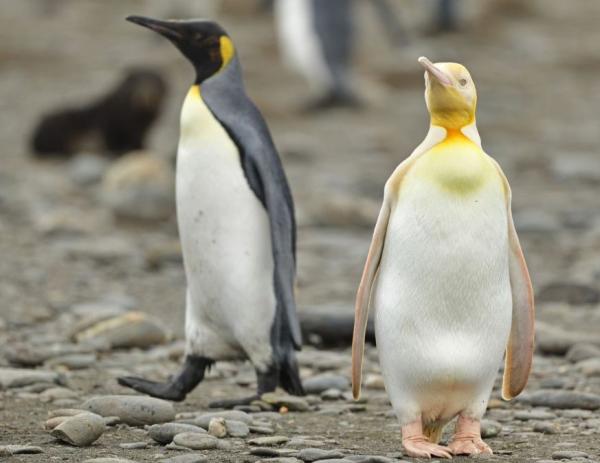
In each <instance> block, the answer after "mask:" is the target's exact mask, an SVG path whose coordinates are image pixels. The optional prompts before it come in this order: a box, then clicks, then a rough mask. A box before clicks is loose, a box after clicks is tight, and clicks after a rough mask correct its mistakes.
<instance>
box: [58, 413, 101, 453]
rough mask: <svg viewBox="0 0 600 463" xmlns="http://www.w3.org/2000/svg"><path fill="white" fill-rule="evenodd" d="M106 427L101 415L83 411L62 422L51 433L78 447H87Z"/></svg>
mask: <svg viewBox="0 0 600 463" xmlns="http://www.w3.org/2000/svg"><path fill="white" fill-rule="evenodd" d="M105 429H106V427H105V425H104V420H103V419H102V417H101V416H99V415H96V414H94V413H81V414H79V415H75V416H72V417H70V418H68V419H67V420H65V421H63V422H62V423H60V424H59V425H58V426H56V427H55V428H54V429H53V430H52V431H51V432H50V434H51V435H52V436H53V437H55V438H57V439H59V440H61V441H63V442H66V443H68V444H71V445H74V446H76V447H86V446H88V445H91V444H92V443H93V442H96V441H97V440H98V439H99V438H100V436H101V435H102V434H103V433H104V431H105Z"/></svg>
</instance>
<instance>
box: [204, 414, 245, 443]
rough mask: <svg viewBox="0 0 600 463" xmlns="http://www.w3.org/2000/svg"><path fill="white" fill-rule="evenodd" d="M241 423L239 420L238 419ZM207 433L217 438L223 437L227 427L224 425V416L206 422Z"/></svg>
mask: <svg viewBox="0 0 600 463" xmlns="http://www.w3.org/2000/svg"><path fill="white" fill-rule="evenodd" d="M240 423H241V421H240ZM208 433H209V434H210V435H211V436H215V437H218V438H222V437H225V436H226V435H227V428H226V427H225V418H216V417H215V418H213V419H212V420H210V422H209V423H208Z"/></svg>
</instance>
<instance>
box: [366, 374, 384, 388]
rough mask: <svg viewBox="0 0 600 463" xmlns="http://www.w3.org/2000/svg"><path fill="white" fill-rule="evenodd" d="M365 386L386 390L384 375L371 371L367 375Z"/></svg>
mask: <svg viewBox="0 0 600 463" xmlns="http://www.w3.org/2000/svg"><path fill="white" fill-rule="evenodd" d="M364 384H365V388H366V389H376V390H378V391H385V383H384V382H383V376H381V375H378V374H374V373H369V374H368V375H366V376H365V383H364Z"/></svg>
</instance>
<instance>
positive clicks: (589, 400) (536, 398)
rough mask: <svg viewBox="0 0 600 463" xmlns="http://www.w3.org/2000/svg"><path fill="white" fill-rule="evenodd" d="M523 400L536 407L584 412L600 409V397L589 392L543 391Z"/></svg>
mask: <svg viewBox="0 0 600 463" xmlns="http://www.w3.org/2000/svg"><path fill="white" fill-rule="evenodd" d="M523 400H524V401H527V402H529V403H530V404H531V405H533V406H534V407H550V408H556V409H561V408H581V409H583V410H597V409H598V408H600V395H597V394H592V393H589V392H578V391H560V390H554V389H541V390H538V391H534V392H532V393H531V394H529V395H528V396H527V398H526V399H525V398H524V399H523Z"/></svg>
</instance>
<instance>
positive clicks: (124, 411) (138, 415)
mask: <svg viewBox="0 0 600 463" xmlns="http://www.w3.org/2000/svg"><path fill="white" fill-rule="evenodd" d="M82 408H83V409H85V410H89V411H91V412H92V413H96V414H98V415H101V416H118V417H119V418H120V419H121V421H122V422H123V423H126V424H130V425H133V426H139V425H144V424H156V423H165V422H168V421H172V420H174V419H175V410H174V408H173V404H172V403H171V402H167V401H166V400H161V399H155V398H153V397H142V396H134V395H106V396H99V397H93V398H91V399H88V400H86V401H85V402H84V403H83V405H82Z"/></svg>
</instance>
